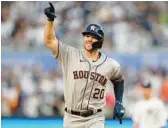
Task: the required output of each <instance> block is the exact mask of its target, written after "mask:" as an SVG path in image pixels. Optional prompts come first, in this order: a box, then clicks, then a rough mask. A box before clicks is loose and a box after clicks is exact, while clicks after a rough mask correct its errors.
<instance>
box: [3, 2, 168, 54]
mask: <svg viewBox="0 0 168 128" xmlns="http://www.w3.org/2000/svg"><path fill="white" fill-rule="evenodd" d="M53 4H54V6H55V9H56V14H57V18H56V21H55V26H56V27H55V28H56V29H55V32H56V34H57V37H58V38H59V39H60V40H61V41H62V42H63V43H66V44H70V45H72V46H75V47H79V48H80V47H81V41H82V35H81V34H80V33H81V32H82V31H83V30H84V27H85V26H86V25H87V24H89V23H98V24H101V25H102V26H103V29H104V32H105V43H104V47H103V48H104V49H105V50H113V51H117V52H131V53H135V52H141V51H149V50H153V49H155V48H157V49H158V48H168V13H167V12H168V2H163V1H154V2H152V1H151V2H142V1H138V2H136V1H133V2H125V1H122V2H121V1H120V2H117V1H104V2H103V1H99V2H97V1H92V2H91V1H89V2H87V1H66V2H61V1H59V2H53ZM1 6H2V8H1V44H2V49H5V48H6V49H10V50H11V49H12V50H16V49H17V50H27V49H28V50H32V49H35V50H36V49H37V48H39V49H40V48H43V31H44V24H45V22H46V17H45V15H44V13H43V10H44V8H46V7H47V6H49V4H48V2H34V1H32V2H26V1H17V2H15V1H9V2H7V1H4V2H1ZM72 37H75V38H72ZM5 46H6V47H5Z"/></svg>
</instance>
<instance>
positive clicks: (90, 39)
mask: <svg viewBox="0 0 168 128" xmlns="http://www.w3.org/2000/svg"><path fill="white" fill-rule="evenodd" d="M96 41H97V39H96V37H95V36H93V35H89V34H88V35H85V36H84V48H85V50H87V51H92V44H93V43H94V42H96Z"/></svg>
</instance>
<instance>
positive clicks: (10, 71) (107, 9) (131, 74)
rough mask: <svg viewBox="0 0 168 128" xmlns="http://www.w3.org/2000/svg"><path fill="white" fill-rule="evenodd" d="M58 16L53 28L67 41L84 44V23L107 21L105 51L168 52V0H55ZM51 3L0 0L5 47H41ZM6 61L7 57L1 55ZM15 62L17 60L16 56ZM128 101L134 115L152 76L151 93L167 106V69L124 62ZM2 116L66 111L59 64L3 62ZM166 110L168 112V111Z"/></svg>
mask: <svg viewBox="0 0 168 128" xmlns="http://www.w3.org/2000/svg"><path fill="white" fill-rule="evenodd" d="M53 4H54V6H55V9H56V14H57V18H56V21H55V26H56V27H55V32H56V35H57V37H58V38H59V39H60V40H61V41H62V42H63V43H65V44H69V45H72V46H74V47H78V48H81V46H82V45H81V44H82V42H81V41H82V35H81V34H80V33H81V32H82V31H83V29H84V27H85V26H86V25H87V24H89V23H98V24H101V25H102V26H103V29H104V32H105V41H104V44H103V50H105V51H110V52H111V51H115V52H117V53H138V52H145V51H148V52H149V51H153V50H154V51H155V50H156V51H163V50H164V51H168V50H167V49H168V13H167V12H168V2H163V1H162V2H161V1H155V2H152V1H151V2H142V1H138V2H136V1H133V2H126V1H122V2H121V1H120V2H116V1H104V2H103V1H101V2H97V1H94V2H91V1H90V2H87V1H78V2H76V1H66V2H61V1H59V2H53ZM47 6H49V4H48V2H44V1H43V2H34V1H29V2H26V1H17V2H15V1H8V2H7V1H2V2H1V50H2V52H8V51H20V50H21V51H28V52H31V50H35V51H41V50H46V49H44V44H43V31H44V25H45V22H46V17H45V15H44V13H43V10H44V8H46V7H47ZM2 61H3V60H2ZM16 61H17V60H16ZM122 73H123V76H124V79H125V81H126V84H125V93H124V104H125V106H126V115H125V116H126V117H130V115H131V110H132V106H133V105H132V104H134V103H135V101H137V100H139V99H140V98H142V97H141V96H142V95H141V91H140V87H139V82H140V81H141V80H142V79H143V78H144V77H145V78H148V79H150V80H151V81H152V87H153V94H154V95H155V96H158V97H159V98H161V99H162V100H163V102H164V103H165V106H166V107H167V109H168V69H166V68H165V67H157V68H155V67H145V66H141V68H140V69H138V70H134V68H132V67H131V66H130V67H124V68H122ZM1 90H2V91H1V92H2V93H1V108H2V109H1V113H2V116H21V117H22V116H24V117H53V116H54V117H57V116H58V117H59V116H63V113H64V97H63V79H62V73H61V71H60V69H59V68H53V69H50V70H44V69H43V68H42V67H41V66H40V64H39V63H37V64H34V65H32V66H31V67H27V66H25V65H24V64H20V65H12V64H11V65H7V64H6V65H5V64H1ZM106 103H107V105H106V110H107V111H106V116H107V117H111V116H112V110H113V109H112V108H113V106H114V94H113V89H112V87H107V92H106ZM167 115H168V114H167Z"/></svg>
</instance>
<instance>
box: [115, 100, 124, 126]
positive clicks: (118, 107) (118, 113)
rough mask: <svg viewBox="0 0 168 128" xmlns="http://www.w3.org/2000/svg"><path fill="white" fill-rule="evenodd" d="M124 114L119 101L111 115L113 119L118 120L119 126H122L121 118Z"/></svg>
mask: <svg viewBox="0 0 168 128" xmlns="http://www.w3.org/2000/svg"><path fill="white" fill-rule="evenodd" d="M124 113H125V108H124V107H123V105H122V103H121V102H119V101H116V104H115V107H114V113H113V119H115V118H118V119H119V121H120V124H122V118H123V116H124Z"/></svg>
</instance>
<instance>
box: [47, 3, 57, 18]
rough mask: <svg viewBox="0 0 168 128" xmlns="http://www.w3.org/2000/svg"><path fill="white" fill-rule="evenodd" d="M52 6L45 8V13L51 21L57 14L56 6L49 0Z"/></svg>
mask: <svg viewBox="0 0 168 128" xmlns="http://www.w3.org/2000/svg"><path fill="white" fill-rule="evenodd" d="M49 4H50V7H47V8H45V9H44V14H45V15H46V16H47V18H48V20H49V21H54V19H55V18H56V17H57V16H56V14H55V8H54V6H53V4H52V3H51V2H49Z"/></svg>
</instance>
